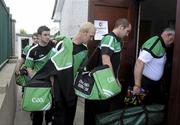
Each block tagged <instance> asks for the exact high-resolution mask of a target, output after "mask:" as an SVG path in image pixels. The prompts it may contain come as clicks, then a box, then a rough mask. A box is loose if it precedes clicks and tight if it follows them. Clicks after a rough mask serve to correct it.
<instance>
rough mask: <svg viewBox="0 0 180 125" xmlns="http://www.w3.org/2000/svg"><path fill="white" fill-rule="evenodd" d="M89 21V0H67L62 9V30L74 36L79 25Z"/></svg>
mask: <svg viewBox="0 0 180 125" xmlns="http://www.w3.org/2000/svg"><path fill="white" fill-rule="evenodd" d="M87 21H88V0H65V2H64V6H63V9H62V18H61V24H60V32H61V34H62V35H66V36H69V37H74V36H75V35H76V33H77V32H78V30H79V27H80V26H81V25H82V24H83V23H84V22H87Z"/></svg>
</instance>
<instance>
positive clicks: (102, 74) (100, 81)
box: [74, 65, 121, 100]
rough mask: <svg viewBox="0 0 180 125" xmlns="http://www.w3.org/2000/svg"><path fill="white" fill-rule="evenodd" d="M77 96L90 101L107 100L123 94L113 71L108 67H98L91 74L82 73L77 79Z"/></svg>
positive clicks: (75, 85) (75, 83) (75, 87)
mask: <svg viewBox="0 0 180 125" xmlns="http://www.w3.org/2000/svg"><path fill="white" fill-rule="evenodd" d="M74 89H75V93H76V95H78V96H80V97H83V98H85V99H89V100H106V99H109V98H111V97H113V96H115V95H117V94H118V93H120V92H121V85H120V84H119V83H118V82H117V80H116V79H115V77H114V74H113V72H112V69H111V68H109V67H108V66H107V65H104V66H98V67H96V68H94V69H93V70H92V71H91V72H80V73H79V74H78V75H77V77H76V78H75V82H74Z"/></svg>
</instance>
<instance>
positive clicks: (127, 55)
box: [88, 0, 137, 83]
mask: <svg viewBox="0 0 180 125" xmlns="http://www.w3.org/2000/svg"><path fill="white" fill-rule="evenodd" d="M136 15H137V3H136V0H89V16H88V18H89V19H88V20H89V21H91V22H94V20H105V21H108V28H109V32H110V31H112V29H113V27H114V24H115V21H116V20H117V19H118V18H120V17H126V18H128V20H129V21H130V22H131V24H132V31H131V33H130V35H129V37H128V38H125V41H128V42H126V43H125V44H124V46H123V51H122V54H121V65H120V72H119V80H120V81H122V82H123V81H124V82H125V83H130V82H132V81H133V80H132V79H133V75H132V74H133V68H134V61H135V50H136V42H135V36H136V32H135V29H136V20H137V19H136V18H137V17H136ZM95 43H96V42H93V43H91V44H89V45H88V47H89V48H90V50H92V49H94V48H95V46H96V44H95Z"/></svg>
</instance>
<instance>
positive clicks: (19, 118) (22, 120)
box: [14, 87, 84, 125]
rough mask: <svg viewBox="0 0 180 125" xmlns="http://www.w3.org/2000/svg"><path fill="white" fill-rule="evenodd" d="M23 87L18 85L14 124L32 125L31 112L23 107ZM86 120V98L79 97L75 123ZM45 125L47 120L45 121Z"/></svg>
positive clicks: (76, 124) (78, 124) (79, 124)
mask: <svg viewBox="0 0 180 125" xmlns="http://www.w3.org/2000/svg"><path fill="white" fill-rule="evenodd" d="M21 97H22V93H21V87H18V95H17V108H16V117H15V120H14V125H32V122H31V119H30V113H29V112H25V111H23V110H22V108H21V100H22V98H21ZM83 120H84V100H83V99H80V98H79V99H78V103H77V110H76V116H75V120H74V125H83ZM43 125H45V122H44V123H43Z"/></svg>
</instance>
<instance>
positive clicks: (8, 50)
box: [0, 0, 12, 69]
mask: <svg viewBox="0 0 180 125" xmlns="http://www.w3.org/2000/svg"><path fill="white" fill-rule="evenodd" d="M11 54H12V17H11V15H10V13H9V9H8V8H7V7H6V5H5V3H4V1H3V0H0V69H1V68H2V66H3V64H4V63H5V62H6V61H7V60H8V59H9V57H10V56H11Z"/></svg>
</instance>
